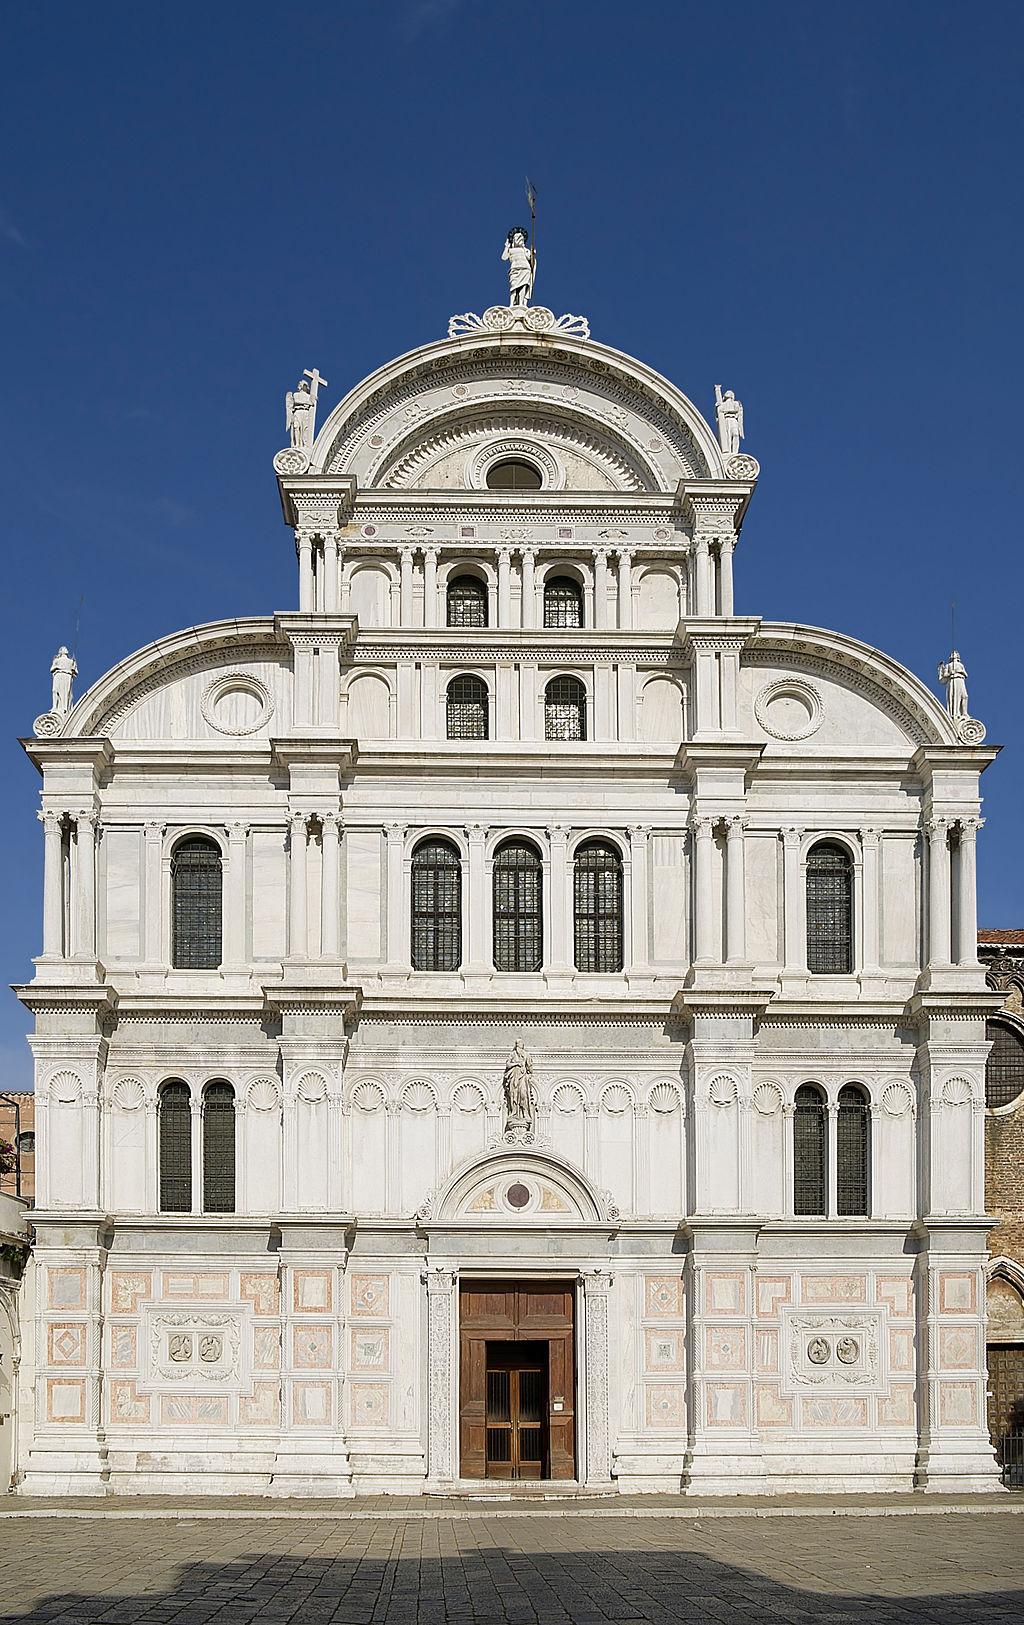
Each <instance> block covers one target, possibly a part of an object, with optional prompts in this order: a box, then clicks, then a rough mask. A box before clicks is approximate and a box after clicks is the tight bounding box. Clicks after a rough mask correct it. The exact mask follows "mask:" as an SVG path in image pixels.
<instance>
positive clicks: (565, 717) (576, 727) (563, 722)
mask: <svg viewBox="0 0 1024 1625" xmlns="http://www.w3.org/2000/svg"><path fill="white" fill-rule="evenodd" d="M586 737H587V691H586V689H585V688H584V687H583V684H582V683H581V682H580V680H579V678H578V677H552V679H551V681H550V683H549V684H548V686H547V688H546V689H545V690H544V738H545V739H586Z"/></svg>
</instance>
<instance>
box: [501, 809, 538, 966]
mask: <svg viewBox="0 0 1024 1625" xmlns="http://www.w3.org/2000/svg"><path fill="white" fill-rule="evenodd" d="M542 890H543V883H542V875H541V861H540V853H539V852H538V851H537V849H536V847H534V846H531V845H530V843H529V841H516V840H512V841H506V842H505V844H504V846H501V847H499V849H498V852H497V854H496V856H495V859H494V968H495V970H511V971H530V970H540V967H541V961H542V959H543V954H544V943H543V918H542Z"/></svg>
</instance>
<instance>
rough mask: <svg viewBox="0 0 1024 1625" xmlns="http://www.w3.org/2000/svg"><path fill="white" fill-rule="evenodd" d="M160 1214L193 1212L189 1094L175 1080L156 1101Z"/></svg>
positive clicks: (190, 1101)
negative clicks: (157, 1101)
mask: <svg viewBox="0 0 1024 1625" xmlns="http://www.w3.org/2000/svg"><path fill="white" fill-rule="evenodd" d="M158 1123H159V1136H160V1212H161V1213H191V1212H192V1091H191V1090H190V1089H189V1086H188V1084H187V1083H181V1082H179V1081H178V1080H177V1079H174V1080H172V1081H171V1082H170V1083H165V1084H164V1086H163V1088H162V1089H161V1090H160V1098H159V1111H158Z"/></svg>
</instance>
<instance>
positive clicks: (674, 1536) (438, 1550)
mask: <svg viewBox="0 0 1024 1625" xmlns="http://www.w3.org/2000/svg"><path fill="white" fill-rule="evenodd" d="M1011 1505H1012V1503H1011ZM22 1506H24V1503H22ZM758 1510H759V1509H757V1508H755V1507H753V1506H747V1507H744V1508H741V1509H739V1513H740V1515H735V1511H734V1512H733V1513H729V1512H728V1509H725V1508H720V1509H713V1508H704V1509H703V1510H701V1509H694V1511H693V1513H692V1514H691V1513H690V1512H689V1511H688V1509H685V1508H682V1507H681V1506H680V1504H679V1503H678V1502H676V1503H675V1505H674V1506H670V1505H667V1504H666V1503H665V1502H661V1503H660V1504H656V1505H650V1506H648V1507H647V1508H644V1507H624V1508H617V1509H614V1510H613V1509H609V1510H608V1511H607V1512H605V1511H604V1510H603V1509H601V1508H595V1507H593V1506H590V1507H588V1508H586V1509H583V1508H568V1509H564V1510H559V1509H556V1508H551V1507H529V1508H524V1507H518V1506H512V1507H509V1508H507V1509H506V1508H501V1509H498V1508H493V1509H491V1510H489V1511H487V1512H486V1513H483V1514H480V1513H478V1512H477V1511H476V1510H475V1509H472V1508H466V1507H462V1508H457V1507H442V1508H427V1509H424V1506H423V1503H420V1504H419V1507H418V1508H414V1507H411V1506H410V1507H409V1508H408V1509H405V1510H402V1509H399V1508H395V1507H394V1506H393V1504H392V1507H391V1509H390V1510H389V1509H387V1508H379V1509H377V1508H375V1509H372V1510H371V1509H367V1510H362V1509H361V1510H359V1511H358V1512H357V1513H356V1514H355V1515H353V1514H352V1512H350V1511H347V1510H345V1511H343V1512H342V1513H341V1515H340V1516H338V1515H334V1514H332V1513H328V1512H321V1511H320V1510H318V1509H309V1508H305V1509H295V1510H294V1511H292V1510H282V1511H279V1512H277V1513H275V1514H273V1515H269V1514H268V1512H267V1510H266V1508H265V1507H264V1509H262V1510H260V1509H256V1508H246V1507H244V1506H241V1505H239V1504H237V1503H236V1504H235V1505H234V1506H233V1507H231V1508H220V1509H218V1508H215V1507H211V1506H210V1505H207V1506H206V1507H204V1508H202V1509H197V1508H194V1507H184V1508H182V1507H168V1508H167V1509H165V1510H164V1511H163V1512H162V1513H161V1512H159V1511H158V1510H157V1509H155V1508H153V1506H152V1504H150V1505H148V1506H146V1505H143V1506H135V1507H132V1506H131V1504H130V1503H129V1504H127V1505H126V1504H125V1503H121V1504H120V1506H119V1507H118V1508H117V1509H115V1510H111V1509H110V1508H109V1507H108V1508H107V1509H106V1510H105V1511H104V1512H103V1513H101V1514H99V1515H97V1514H96V1513H95V1511H94V1510H93V1509H88V1508H84V1507H82V1506H81V1503H79V1504H78V1505H77V1506H76V1507H74V1508H68V1509H67V1511H62V1510H60V1509H58V1508H51V1509H45V1508H37V1509H31V1511H30V1514H29V1515H23V1513H22V1512H20V1511H16V1512H15V1513H14V1515H10V1514H8V1515H6V1516H4V1515H2V1514H0V1553H2V1557H0V1608H2V1610H3V1612H2V1614H0V1618H2V1619H3V1620H4V1621H7V1622H11V1625H14V1622H20V1625H28V1622H29V1621H32V1622H35V1621H40V1622H42V1621H44V1620H45V1621H48V1622H52V1625H78V1622H85V1621H89V1622H91V1625H115V1622H117V1625H157V1622H160V1625H163V1622H171V1621H182V1622H189V1625H191V1622H192V1621H197V1622H204V1625H206V1622H208V1625H229V1622H230V1625H247V1622H249V1621H257V1620H258V1621H282V1622H283V1621H289V1620H296V1621H301V1622H302V1625H328V1622H329V1621H336V1622H338V1625H377V1622H378V1621H380V1622H388V1625H426V1622H436V1625H442V1622H444V1625H447V1622H449V1621H459V1622H464V1621H472V1622H475V1625H490V1622H492V1621H493V1622H495V1625H506V1622H507V1625H520V1622H521V1625H528V1622H533V1621H543V1622H547V1621H552V1622H559V1621H561V1622H568V1621H572V1622H573V1625H618V1622H622V1625H626V1622H627V1621H628V1622H639V1621H651V1622H657V1625H684V1622H690V1621H693V1622H697V1621H722V1622H732V1621H751V1622H761V1621H780V1622H781V1621H790V1620H792V1621H805V1620H814V1621H829V1622H834V1625H839V1622H845V1621H875V1622H878V1625H882V1622H888V1621H899V1622H906V1625H910V1622H914V1625H923V1622H925V1621H928V1622H940V1621H941V1622H943V1625H945V1622H948V1621H954V1622H956V1625H973V1622H974V1621H979V1622H980V1621H983V1620H984V1621H985V1622H986V1625H997V1622H1001V1621H1007V1622H1009V1621H1011V1620H1012V1621H1014V1625H1017V1622H1018V1621H1019V1620H1020V1619H1021V1618H1022V1617H1024V1573H1022V1562H1021V1559H1022V1556H1024V1519H1022V1518H1021V1517H1019V1516H1015V1515H1014V1513H1013V1511H1011V1510H1009V1508H1008V1509H1007V1510H1006V1511H1004V1510H1002V1509H1001V1508H998V1509H997V1508H995V1507H993V1506H991V1505H989V1506H987V1507H985V1508H983V1509H982V1510H980V1511H978V1512H972V1513H967V1514H964V1513H956V1512H947V1513H922V1512H919V1511H910V1512H909V1513H908V1515H906V1516H901V1515H899V1512H900V1510H902V1508H893V1509H892V1510H885V1511H883V1510H882V1509H881V1508H880V1507H877V1506H876V1507H875V1508H873V1509H871V1510H872V1512H873V1513H874V1515H852V1514H850V1513H846V1514H844V1515H839V1516H835V1515H832V1516H824V1515H818V1514H817V1510H816V1509H815V1508H812V1507H808V1506H807V1505H803V1506H797V1505H794V1506H791V1507H789V1508H787V1509H779V1508H776V1509H774V1510H773V1511H772V1515H770V1516H758V1515H757V1512H758ZM762 1510H763V1504H762ZM197 1511H198V1512H199V1515H198V1516H197ZM787 1511H788V1512H790V1513H791V1514H799V1515H788V1516H787V1515H786V1512H787ZM723 1513H726V1515H724V1516H723V1515H722V1514H723ZM809 1514H810V1515H809Z"/></svg>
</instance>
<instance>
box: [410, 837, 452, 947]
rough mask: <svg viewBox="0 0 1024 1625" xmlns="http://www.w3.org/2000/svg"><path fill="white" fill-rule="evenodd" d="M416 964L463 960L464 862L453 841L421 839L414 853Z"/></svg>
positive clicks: (413, 909)
mask: <svg viewBox="0 0 1024 1625" xmlns="http://www.w3.org/2000/svg"><path fill="white" fill-rule="evenodd" d="M412 964H413V969H414V970H458V968H459V966H460V965H461V964H462V862H461V859H460V858H459V854H458V850H457V848H456V847H455V846H453V844H452V842H451V841H421V842H420V844H419V846H418V847H417V848H416V850H415V852H414V853H413V855H412Z"/></svg>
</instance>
